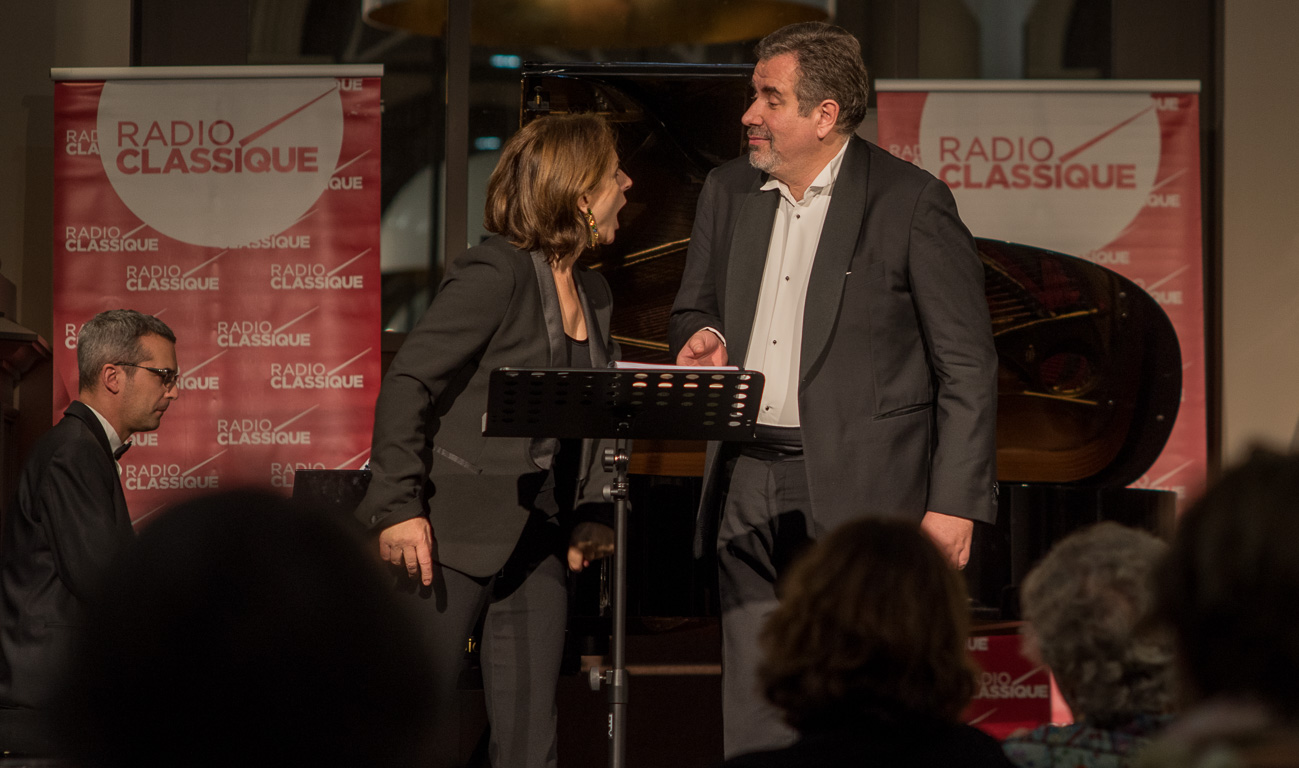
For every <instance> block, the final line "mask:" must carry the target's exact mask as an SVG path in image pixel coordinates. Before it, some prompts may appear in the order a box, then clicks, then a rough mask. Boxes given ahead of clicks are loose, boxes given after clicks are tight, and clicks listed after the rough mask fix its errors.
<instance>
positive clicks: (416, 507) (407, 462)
mask: <svg viewBox="0 0 1299 768" xmlns="http://www.w3.org/2000/svg"><path fill="white" fill-rule="evenodd" d="M574 275H575V278H576V283H577V287H578V293H579V296H580V298H581V300H582V308H583V312H584V314H585V316H586V323H587V337H588V338H589V340H590V350H591V364H592V366H593V367H597V368H602V367H604V366H605V365H606V364H607V363H608V361H609V360H611V359H615V358H616V357H617V354H618V350H617V346H616V345H615V344H614V343H613V341H612V339H611V337H610V336H609V315H610V312H611V310H612V303H611V300H610V292H609V285H608V283H606V282H605V280H604V278H603V277H602V276H601V275H599V274H597V273H595V272H591V271H588V270H585V269H581V268H578V269H576V270H575V271H574ZM564 357H565V341H564V324H563V318H562V316H561V315H560V310H559V296H558V294H557V292H556V290H555V281H554V275H553V273H552V272H551V270H550V267H549V266H548V265H547V264H546V262H545V259H544V258H543V257H542V256H541V255H540V254H539V253H536V254H530V253H528V252H526V251H521V250H519V249H518V248H515V247H514V246H513V245H511V244H510V243H509V242H508V241H507V240H506V239H505V238H503V237H500V236H496V237H493V238H491V239H489V240H488V241H487V242H485V243H484V244H483V245H480V246H478V247H476V248H471V249H469V250H468V251H466V252H465V253H464V255H463V256H461V257H460V258H459V259H457V260H456V262H455V264H454V265H453V266H452V268H451V269H450V270H449V272H448V274H447V277H446V279H445V280H443V282H442V285H441V287H440V288H439V289H438V293H437V296H436V297H434V299H433V303H432V304H430V305H429V308H428V310H427V311H426V312H425V313H424V316H423V317H421V318H420V321H419V323H418V324H417V325H416V327H415V328H414V330H412V331H411V333H410V335H409V336H407V338H406V342H405V343H404V344H403V345H402V347H401V350H400V351H399V352H398V353H397V356H396V357H395V358H394V359H393V361H392V365H391V366H390V367H389V369H388V373H387V375H386V376H385V377H384V380H383V385H382V387H381V389H380V392H379V400H378V403H377V405H376V406H375V415H374V440H373V445H372V447H371V452H370V469H371V471H372V473H373V476H372V478H371V480H370V486H369V488H368V489H367V491H366V495H365V499H364V500H363V501H362V502H361V505H360V507H358V509H357V513H356V514H357V517H358V518H359V519H360V521H361V522H362V523H363V524H364V525H366V526H368V527H369V528H371V529H374V530H377V529H382V528H386V527H388V526H390V525H394V524H396V523H399V522H402V521H404V520H409V519H411V518H414V517H416V516H419V515H428V517H429V521H430V523H432V526H433V536H434V538H435V540H436V541H435V551H434V559H435V560H437V561H438V562H440V563H442V564H443V565H446V566H449V567H451V568H454V569H456V570H458V571H461V572H464V573H467V574H469V575H471V576H489V575H491V574H494V573H496V572H497V571H499V570H500V568H501V566H502V565H504V564H505V561H506V559H507V558H508V557H509V555H510V552H511V551H512V550H513V549H514V545H515V543H516V542H517V541H518V538H519V534H520V533H521V532H522V531H523V525H524V523H525V522H527V519H528V516H529V513H530V510H529V505H530V504H531V503H532V499H533V497H535V494H536V490H537V488H538V487H539V483H540V482H541V480H542V479H544V477H545V471H546V470H547V469H548V468H549V467H550V465H551V462H552V460H553V458H554V453H555V450H556V447H557V442H556V441H554V440H531V439H528V438H501V437H491V438H488V437H483V434H482V430H483V415H484V413H485V412H486V410H487V390H488V380H489V377H490V375H491V372H492V371H493V370H495V369H496V368H501V367H505V366H513V367H519V368H528V367H531V368H543V367H554V366H559V365H560V364H561V363H562V362H563V360H564ZM595 459H596V451H594V450H593V448H592V446H591V445H590V444H589V443H588V444H586V446H585V450H583V451H582V457H581V466H580V469H579V471H578V478H577V487H576V490H575V494H574V495H575V498H574V499H573V500H572V504H573V506H574V507H576V506H579V505H581V504H586V503H603V497H602V492H603V484H604V479H605V473H604V472H603V470H602V469H598V468H597V464H596V461H595ZM565 501H567V500H565ZM561 511H563V510H561Z"/></svg>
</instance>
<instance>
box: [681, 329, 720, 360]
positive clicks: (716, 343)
mask: <svg viewBox="0 0 1299 768" xmlns="http://www.w3.org/2000/svg"><path fill="white" fill-rule="evenodd" d="M727 359H728V358H727V356H726V345H725V344H723V343H722V339H721V337H720V336H718V335H717V334H715V333H713V332H712V331H710V330H708V329H707V328H701V329H700V330H698V331H695V335H694V336H691V337H690V341H687V342H686V345H685V346H684V347H682V348H681V352H679V353H678V354H677V365H726V361H727Z"/></svg>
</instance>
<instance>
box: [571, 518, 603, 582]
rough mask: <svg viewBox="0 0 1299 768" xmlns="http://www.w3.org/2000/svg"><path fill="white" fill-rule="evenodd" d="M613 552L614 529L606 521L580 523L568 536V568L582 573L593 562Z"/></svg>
mask: <svg viewBox="0 0 1299 768" xmlns="http://www.w3.org/2000/svg"><path fill="white" fill-rule="evenodd" d="M611 554H613V529H612V528H610V527H609V526H607V525H605V524H604V523H593V522H585V523H578V524H577V525H576V526H575V527H574V528H573V535H571V536H569V537H568V569H569V570H570V571H573V572H574V573H580V572H581V571H582V569H583V568H585V567H587V566H588V565H590V564H591V561H592V560H599V559H600V558H602V557H608V556H609V555H611Z"/></svg>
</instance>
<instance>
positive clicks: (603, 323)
mask: <svg viewBox="0 0 1299 768" xmlns="http://www.w3.org/2000/svg"><path fill="white" fill-rule="evenodd" d="M590 274H591V273H590V272H588V271H587V270H585V269H577V270H576V271H575V272H574V275H575V276H576V277H577V280H575V281H573V282H574V283H575V284H576V285H577V297H578V299H579V300H581V302H582V315H583V316H584V317H585V318H586V340H587V350H588V351H589V352H590V354H591V367H592V368H604V367H605V366H607V365H609V350H608V349H606V348H605V346H604V329H605V328H607V327H608V326H609V317H608V315H609V305H607V304H606V305H605V306H603V307H601V308H600V309H601V312H600V313H599V314H597V313H596V312H595V310H593V309H592V308H591V299H590V296H589V295H588V294H587V292H586V286H585V285H584V283H585V282H586V280H587V279H588V277H589V276H590Z"/></svg>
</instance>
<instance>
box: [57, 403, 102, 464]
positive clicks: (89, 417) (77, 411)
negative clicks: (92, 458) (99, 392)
mask: <svg viewBox="0 0 1299 768" xmlns="http://www.w3.org/2000/svg"><path fill="white" fill-rule="evenodd" d="M63 415H64V416H71V417H73V418H75V419H80V420H81V421H83V422H85V424H86V426H87V427H89V428H90V434H92V435H94V436H95V442H97V443H99V447H100V448H103V449H104V454H105V455H106V456H108V458H109V459H110V460H112V459H113V447H112V444H111V443H109V442H108V435H106V434H104V425H103V424H101V423H100V421H99V417H98V416H96V415H95V412H94V411H92V410H90V406H88V405H86V404H85V403H83V402H81V401H80V400H73V401H72V402H71V403H68V407H67V409H65V410H64V411H63Z"/></svg>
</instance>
